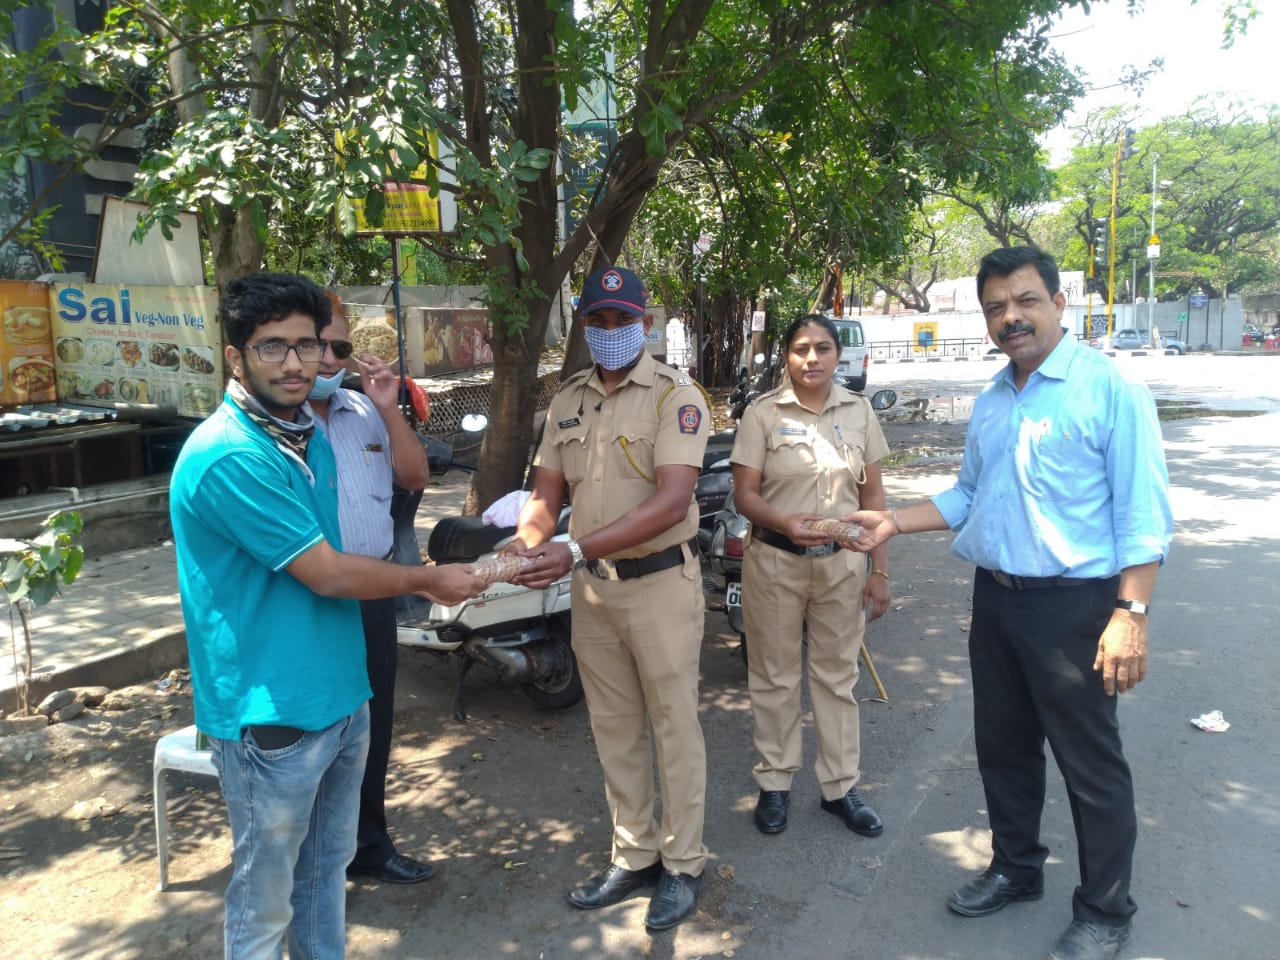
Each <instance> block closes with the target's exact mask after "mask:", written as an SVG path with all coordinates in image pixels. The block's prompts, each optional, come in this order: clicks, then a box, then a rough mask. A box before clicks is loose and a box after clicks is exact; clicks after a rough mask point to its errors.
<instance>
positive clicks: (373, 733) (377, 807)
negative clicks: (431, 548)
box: [351, 597, 398, 867]
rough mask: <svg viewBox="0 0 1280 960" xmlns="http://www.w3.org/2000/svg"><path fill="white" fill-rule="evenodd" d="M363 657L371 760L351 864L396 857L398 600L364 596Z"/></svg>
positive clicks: (375, 864)
mask: <svg viewBox="0 0 1280 960" xmlns="http://www.w3.org/2000/svg"><path fill="white" fill-rule="evenodd" d="M360 618H361V620H363V621H364V645H365V659H366V662H367V664H368V668H369V686H370V687H372V688H373V699H371V700H370V701H369V759H368V760H367V761H366V762H365V767H364V780H363V781H362V782H361V784H360V819H359V821H358V824H357V827H356V855H355V857H354V858H353V859H352V861H351V862H352V864H353V865H355V866H358V867H379V866H382V865H383V864H384V863H386V862H387V861H388V860H390V859H391V857H392V856H394V855H395V852H396V848H395V845H394V844H393V843H392V842H391V836H390V834H389V833H387V812H386V781H387V762H388V760H389V759H390V757H391V720H392V714H393V707H394V702H395V692H396V656H397V652H398V651H397V648H396V602H395V598H394V597H392V598H388V599H385V600H361V601H360Z"/></svg>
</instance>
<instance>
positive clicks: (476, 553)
mask: <svg viewBox="0 0 1280 960" xmlns="http://www.w3.org/2000/svg"><path fill="white" fill-rule="evenodd" d="M473 429H474V428H473ZM446 469H447V467H446ZM432 471H433V472H434V473H441V472H443V471H442V470H440V469H439V466H438V463H433V465H432ZM568 520H569V510H568V508H565V510H564V511H563V512H562V514H561V516H560V522H559V524H558V525H557V528H556V534H555V537H554V539H557V540H567V539H568V536H569V535H568V532H567V530H568ZM514 533H515V527H495V526H490V525H487V524H485V523H484V521H483V520H481V519H480V518H479V517H446V518H444V519H443V520H441V521H440V522H439V523H437V524H436V526H435V528H434V529H433V530H432V531H431V536H430V537H429V538H428V540H427V556H428V557H429V558H430V559H431V560H433V561H435V562H436V563H458V562H461V563H474V562H476V561H478V560H483V559H486V558H488V557H491V556H493V555H494V554H495V553H496V552H497V551H498V549H499V548H500V547H501V546H502V545H503V544H504V543H505V542H506V541H507V539H508V538H509V537H510V536H511V535H512V534H514ZM569 585H570V578H569V575H568V574H566V575H565V576H563V577H561V578H560V579H559V580H557V581H556V582H555V583H552V584H551V585H550V586H547V587H545V588H543V589H542V590H530V589H529V588H528V587H520V586H516V585H514V584H510V583H495V584H493V585H492V586H490V587H489V588H488V589H487V590H485V591H484V593H482V594H480V595H479V596H477V597H473V598H472V599H470V600H464V601H463V602H462V603H458V604H453V605H446V604H443V603H432V604H430V605H428V604H427V603H426V602H425V601H422V602H421V603H419V604H417V605H414V604H408V605H407V609H406V610H405V611H404V612H402V613H401V614H400V615H399V616H398V621H399V636H398V642H399V643H400V645H401V646H405V647H414V648H417V649H422V650H427V651H429V652H431V653H434V654H438V655H440V656H450V655H452V656H454V657H456V658H457V660H458V680H457V685H456V687H455V688H454V694H453V704H452V710H453V715H454V716H455V717H457V718H458V719H459V720H465V719H466V709H465V708H464V706H463V703H462V684H463V679H464V678H465V677H466V675H467V672H468V671H469V670H470V669H471V667H472V665H473V664H476V663H481V664H484V665H485V666H487V667H490V668H492V669H493V670H495V671H497V673H498V675H499V676H500V677H501V678H502V679H503V680H504V681H506V682H508V683H514V684H518V685H519V687H520V689H521V690H522V691H523V692H524V694H525V695H526V696H527V697H528V698H529V699H530V700H532V701H533V702H534V703H536V704H538V705H539V706H541V707H549V708H551V709H558V710H562V709H566V708H568V707H572V706H574V705H575V704H577V703H578V702H579V701H581V700H582V696H583V694H582V677H581V675H580V674H579V672H578V661H577V658H576V657H574V655H573V648H572V646H571V645H570V615H569ZM424 607H425V608H426V609H425V610H424V609H423V608H424Z"/></svg>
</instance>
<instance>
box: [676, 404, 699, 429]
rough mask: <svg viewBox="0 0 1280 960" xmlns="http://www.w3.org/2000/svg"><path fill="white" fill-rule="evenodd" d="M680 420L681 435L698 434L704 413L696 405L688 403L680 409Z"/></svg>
mask: <svg viewBox="0 0 1280 960" xmlns="http://www.w3.org/2000/svg"><path fill="white" fill-rule="evenodd" d="M679 419H680V432H681V433H697V432H698V427H699V426H701V425H702V411H701V410H699V409H698V407H697V405H696V404H692V403H686V404H685V405H684V406H683V407H681V408H680V413H679Z"/></svg>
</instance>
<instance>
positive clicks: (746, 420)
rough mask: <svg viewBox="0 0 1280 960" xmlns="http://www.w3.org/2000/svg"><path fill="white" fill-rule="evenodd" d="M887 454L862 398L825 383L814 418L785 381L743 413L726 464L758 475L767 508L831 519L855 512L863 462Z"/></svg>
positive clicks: (870, 413) (875, 422) (876, 422)
mask: <svg viewBox="0 0 1280 960" xmlns="http://www.w3.org/2000/svg"><path fill="white" fill-rule="evenodd" d="M888 452H889V445H888V444H887V443H886V442H885V439H884V433H883V432H882V431H881V429H880V421H879V420H878V419H877V417H876V414H875V411H874V410H873V409H872V408H871V404H870V403H869V402H868V401H867V400H866V399H865V398H863V397H861V396H858V395H857V394H855V393H851V392H850V391H848V390H845V389H844V388H843V387H838V386H836V385H834V384H832V386H831V393H830V394H828V396H827V400H826V403H825V404H823V407H822V410H821V411H819V412H817V413H815V412H813V411H812V410H809V409H808V408H807V407H803V406H801V404H800V401H799V400H797V399H796V395H795V391H794V390H793V389H792V387H791V385H790V384H786V385H784V386H781V387H779V388H778V389H776V390H771V391H769V392H768V393H766V394H763V395H761V396H760V398H759V399H758V400H756V401H755V402H754V403H753V404H752V405H751V406H749V407H748V408H747V410H746V412H745V413H744V414H743V416H742V422H741V423H740V424H739V425H738V437H737V439H736V440H735V441H734V444H733V454H732V456H731V457H730V459H731V460H732V462H733V463H739V464H742V466H744V467H752V468H754V469H756V470H759V471H760V472H761V478H760V495H761V496H762V497H763V498H764V499H765V500H766V501H767V502H768V503H769V504H770V505H771V506H772V507H773V508H774V509H776V510H779V511H781V512H782V513H786V514H791V513H817V514H821V515H822V516H823V517H826V518H829V519H837V518H839V517H842V516H846V515H848V514H850V513H853V512H854V511H855V510H857V509H859V506H860V505H859V503H858V484H859V483H860V482H862V481H863V480H864V479H865V478H866V474H865V467H866V465H867V464H869V463H878V462H879V461H880V460H881V459H882V458H883V457H884V456H885V454H887V453H888Z"/></svg>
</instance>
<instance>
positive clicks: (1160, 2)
mask: <svg viewBox="0 0 1280 960" xmlns="http://www.w3.org/2000/svg"><path fill="white" fill-rule="evenodd" d="M1257 6H1258V8H1259V9H1260V10H1261V13H1260V15H1259V16H1258V17H1257V18H1256V19H1255V20H1254V21H1253V23H1252V24H1251V25H1250V26H1249V30H1248V33H1247V34H1246V35H1245V36H1244V37H1241V38H1239V39H1237V40H1236V42H1235V45H1234V46H1232V47H1231V48H1229V49H1227V50H1223V49H1222V47H1221V44H1222V0H1199V2H1197V3H1194V4H1193V3H1192V2H1191V0H1146V3H1145V7H1146V9H1145V10H1144V11H1143V12H1141V13H1139V14H1138V15H1137V16H1134V17H1130V16H1129V15H1128V13H1127V10H1126V7H1127V4H1126V3H1125V0H1109V2H1101V3H1093V4H1091V8H1092V10H1091V13H1090V14H1089V15H1088V16H1086V15H1085V14H1084V12H1083V11H1082V10H1080V8H1079V7H1075V8H1072V9H1071V10H1070V11H1068V12H1067V13H1066V14H1065V15H1064V16H1063V18H1062V19H1061V21H1060V22H1059V24H1058V25H1057V26H1056V28H1055V29H1054V30H1053V36H1054V40H1053V45H1054V47H1055V48H1056V49H1057V50H1058V51H1059V52H1060V53H1062V54H1063V55H1064V57H1065V58H1066V59H1067V61H1068V62H1069V63H1071V64H1073V65H1074V66H1076V67H1079V68H1083V70H1084V71H1085V73H1086V78H1085V79H1086V82H1087V83H1088V84H1089V85H1091V86H1093V87H1100V88H1107V87H1108V86H1109V85H1110V84H1114V83H1115V82H1116V81H1117V80H1118V79H1119V77H1120V75H1121V73H1122V71H1123V68H1124V67H1125V65H1127V64H1134V65H1139V66H1145V65H1146V64H1147V63H1148V62H1149V61H1151V60H1152V59H1153V58H1155V57H1163V58H1164V68H1163V69H1162V70H1161V71H1160V72H1159V73H1157V74H1155V75H1154V76H1153V77H1152V78H1151V79H1150V81H1149V82H1148V83H1147V85H1146V88H1145V89H1144V91H1143V93H1142V94H1141V96H1136V95H1135V94H1134V93H1133V92H1132V91H1130V90H1128V89H1126V88H1123V87H1111V88H1109V89H1097V90H1094V91H1092V92H1091V93H1089V94H1087V95H1086V96H1085V98H1084V99H1082V100H1080V101H1077V110H1076V112H1075V113H1074V114H1073V115H1071V116H1069V117H1068V118H1067V124H1066V125H1064V127H1063V128H1060V129H1059V130H1055V131H1054V132H1053V133H1051V134H1050V135H1049V136H1048V137H1047V138H1046V139H1045V143H1046V146H1048V147H1049V149H1050V150H1051V151H1052V152H1053V153H1054V160H1055V161H1058V160H1061V159H1064V158H1063V157H1061V156H1060V153H1061V152H1063V151H1065V150H1066V149H1069V147H1070V145H1071V134H1070V133H1069V132H1068V131H1067V129H1066V126H1068V125H1070V124H1072V123H1079V122H1080V121H1081V120H1082V119H1083V118H1084V116H1085V114H1086V113H1088V111H1089V109H1091V108H1097V107H1101V106H1108V105H1111V104H1116V103H1125V102H1128V103H1136V104H1137V105H1138V107H1139V109H1140V110H1141V114H1140V115H1139V116H1138V117H1137V123H1136V124H1135V125H1136V126H1138V127H1144V126H1149V125H1150V124H1153V123H1155V122H1156V121H1158V120H1160V119H1162V118H1164V117H1167V116H1173V115H1177V114H1180V113H1183V112H1184V111H1186V110H1187V108H1189V107H1190V106H1191V105H1192V103H1193V102H1194V101H1195V99H1196V98H1197V97H1198V96H1200V95H1202V94H1213V95H1215V96H1216V95H1219V94H1222V95H1224V96H1225V98H1227V99H1244V100H1252V101H1258V102H1261V103H1277V102H1280V89H1278V86H1277V76H1276V64H1277V60H1278V59H1280V3H1277V2H1276V0H1258V3H1257Z"/></svg>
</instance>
